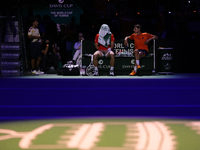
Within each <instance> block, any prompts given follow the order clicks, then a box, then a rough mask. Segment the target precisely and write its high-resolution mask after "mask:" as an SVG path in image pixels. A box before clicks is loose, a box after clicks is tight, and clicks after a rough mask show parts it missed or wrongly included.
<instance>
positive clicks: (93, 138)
mask: <svg viewBox="0 0 200 150" xmlns="http://www.w3.org/2000/svg"><path fill="white" fill-rule="evenodd" d="M103 129H104V124H103V123H101V122H100V123H93V124H92V126H91V128H90V130H89V131H88V133H87V135H86V136H85V138H84V139H83V141H82V143H81V144H80V145H79V147H78V148H79V149H81V150H88V149H91V148H92V147H93V146H94V144H95V142H97V141H98V138H97V137H98V136H99V135H100V134H101V131H102V130H103Z"/></svg>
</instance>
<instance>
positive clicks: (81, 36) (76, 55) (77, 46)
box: [70, 33, 84, 64]
mask: <svg viewBox="0 0 200 150" xmlns="http://www.w3.org/2000/svg"><path fill="white" fill-rule="evenodd" d="M81 40H84V38H83V33H79V34H78V42H76V43H75V44H74V49H75V50H76V52H75V54H74V56H73V59H72V62H70V63H73V64H76V61H77V59H78V57H79V56H80V54H81Z"/></svg>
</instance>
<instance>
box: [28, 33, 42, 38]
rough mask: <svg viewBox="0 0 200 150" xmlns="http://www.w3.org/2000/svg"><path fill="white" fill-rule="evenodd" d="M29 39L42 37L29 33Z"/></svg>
mask: <svg viewBox="0 0 200 150" xmlns="http://www.w3.org/2000/svg"><path fill="white" fill-rule="evenodd" d="M28 38H29V39H40V36H33V35H29V34H28Z"/></svg>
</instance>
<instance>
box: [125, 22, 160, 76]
mask: <svg viewBox="0 0 200 150" xmlns="http://www.w3.org/2000/svg"><path fill="white" fill-rule="evenodd" d="M141 29H142V27H141V25H139V24H136V25H135V26H134V29H133V31H134V32H135V33H133V34H132V35H130V36H127V37H125V39H124V45H125V46H128V41H127V40H128V39H130V40H134V45H135V50H134V55H135V60H136V62H135V67H134V70H133V71H132V72H131V73H130V74H129V75H130V76H134V75H136V74H137V70H138V69H140V68H141V67H140V58H142V57H145V56H146V55H147V54H148V52H149V49H148V43H149V42H150V41H151V40H153V39H157V38H158V37H157V36H155V35H152V34H149V33H146V32H145V33H142V32H141Z"/></svg>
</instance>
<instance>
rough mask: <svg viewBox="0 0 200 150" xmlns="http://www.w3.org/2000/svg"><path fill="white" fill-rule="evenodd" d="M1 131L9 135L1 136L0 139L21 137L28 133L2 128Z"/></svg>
mask: <svg viewBox="0 0 200 150" xmlns="http://www.w3.org/2000/svg"><path fill="white" fill-rule="evenodd" d="M0 133H3V134H8V135H2V136H0V141H2V140H8V139H11V138H20V137H23V136H25V135H26V134H27V132H16V131H13V130H9V129H0Z"/></svg>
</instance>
